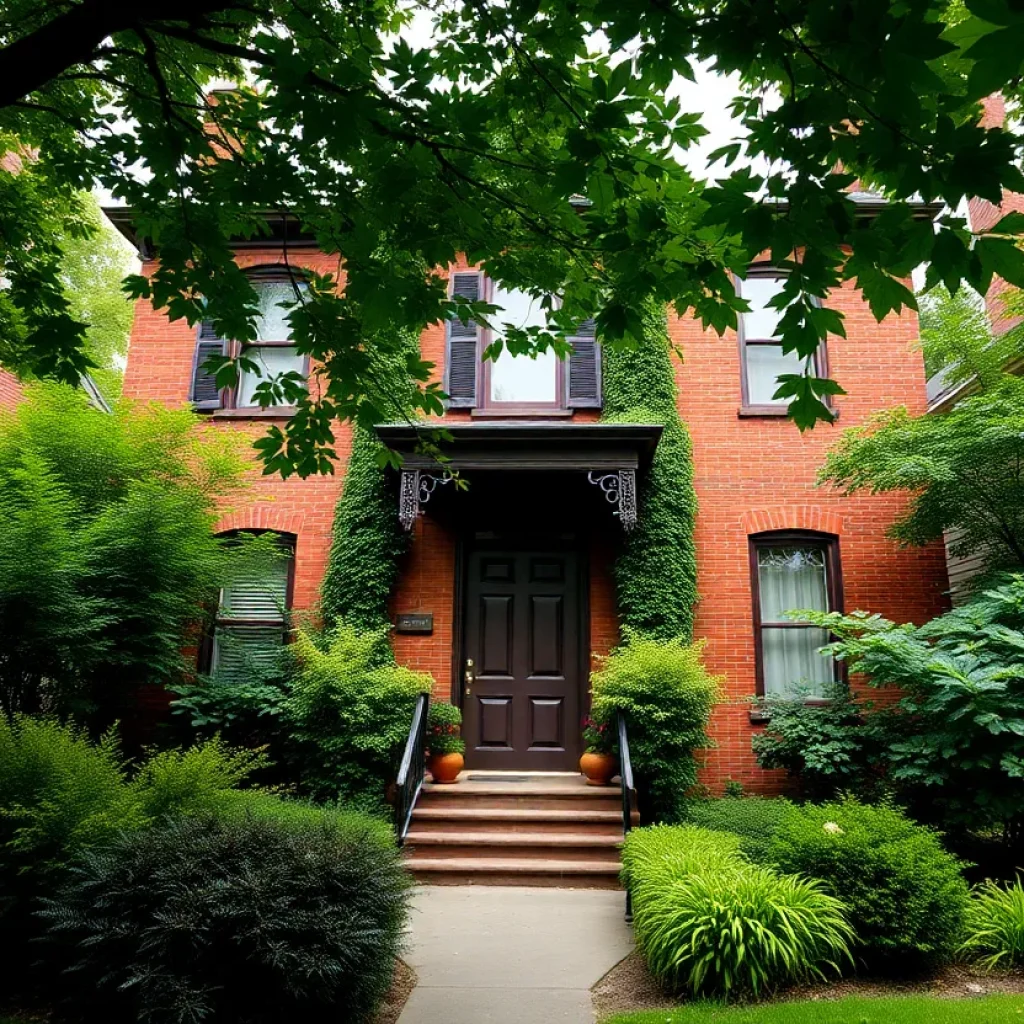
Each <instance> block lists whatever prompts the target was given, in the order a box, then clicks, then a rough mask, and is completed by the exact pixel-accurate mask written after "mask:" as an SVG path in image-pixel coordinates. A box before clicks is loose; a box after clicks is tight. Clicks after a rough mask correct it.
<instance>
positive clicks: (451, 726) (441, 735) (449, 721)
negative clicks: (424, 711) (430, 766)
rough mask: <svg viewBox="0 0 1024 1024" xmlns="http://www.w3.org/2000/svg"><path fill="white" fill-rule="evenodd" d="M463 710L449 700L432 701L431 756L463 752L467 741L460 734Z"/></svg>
mask: <svg viewBox="0 0 1024 1024" xmlns="http://www.w3.org/2000/svg"><path fill="white" fill-rule="evenodd" d="M461 727H462V712H461V711H460V710H459V709H458V708H457V707H456V706H455V705H454V704H450V703H448V701H441V700H439V701H436V702H433V703H431V705H430V711H429V712H428V715H427V750H428V751H429V753H430V756H431V757H443V756H444V755H445V754H463V753H465V751H466V742H465V740H463V738H462V737H461V736H460V735H459V730H460V728H461Z"/></svg>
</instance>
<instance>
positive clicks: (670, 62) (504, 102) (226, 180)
mask: <svg viewBox="0 0 1024 1024" xmlns="http://www.w3.org/2000/svg"><path fill="white" fill-rule="evenodd" d="M414 15H415V16H416V17H419V18H421V19H422V18H426V19H427V20H429V21H430V31H429V42H428V43H427V44H426V45H425V46H422V47H414V46H413V45H411V44H410V42H409V35H408V31H407V28H408V25H409V23H410V20H411V19H412V18H413V17H414ZM1022 41H1024V10H1021V9H1020V7H1019V5H1018V4H1016V3H1015V2H1012V0H966V4H965V5H964V4H960V3H956V4H954V5H952V6H950V5H949V3H948V0H899V2H883V0H717V2H715V3H711V4H708V3H694V2H690V0H525V2H522V3H507V4H506V3H500V2H497V0H452V2H450V3H431V2H428V0H423V2H421V3H417V4H407V3H403V2H400V0H358V2H356V0H265V2H263V3H259V4H255V3H252V2H251V0H174V2H173V3H172V2H170V0H133V2H131V3H129V2H126V0H58V2H56V3H49V4H38V3H35V2H34V0H0V149H4V150H7V151H8V153H9V154H15V155H20V156H21V157H22V159H20V160H12V159H11V157H10V156H9V157H8V158H7V160H6V161H5V169H4V170H0V266H2V270H3V274H4V276H5V278H6V279H7V281H8V283H9V287H8V288H7V289H5V290H4V291H3V292H2V293H0V339H2V340H0V361H3V362H4V363H5V364H6V365H8V366H10V367H12V368H16V369H19V370H22V371H27V372H30V373H35V374H50V375H54V376H57V377H59V378H62V379H66V380H70V379H74V378H75V377H76V376H77V375H78V374H79V373H80V372H81V371H82V370H83V369H84V368H86V366H87V365H88V362H89V360H88V358H87V356H86V355H85V354H84V336H85V328H84V325H83V323H82V322H81V320H80V319H79V318H77V317H76V316H75V315H74V310H72V309H70V308H69V306H68V304H67V300H66V298H65V297H64V295H63V292H62V289H61V287H60V281H59V267H60V262H61V243H60V239H61V238H62V237H66V235H67V233H68V232H70V233H71V234H72V235H73V234H75V233H76V232H77V233H79V234H83V233H87V232H88V228H87V227H86V226H85V225H84V224H83V217H82V212H81V209H80V204H79V203H78V202H77V200H76V196H77V194H78V191H79V190H81V189H88V188H92V187H95V186H100V187H102V188H104V189H107V190H109V191H110V192H111V193H112V194H113V195H114V196H115V197H116V198H117V199H118V200H120V201H123V202H125V203H127V204H128V205H130V206H131V207H132V208H133V210H134V211H135V218H136V221H137V225H138V228H139V230H140V232H141V233H142V234H143V235H145V236H147V237H148V238H150V239H152V240H153V242H154V243H155V245H156V246H157V247H158V251H159V256H160V264H159V267H158V269H157V270H156V272H155V273H154V274H153V276H152V277H150V278H148V279H147V278H143V277H141V276H137V277H132V278H130V279H129V286H130V291H131V294H132V295H133V296H136V297H143V298H148V299H151V300H152V301H153V302H154V303H155V305H156V306H157V307H158V308H163V309H166V311H167V313H168V315H169V316H170V317H172V318H181V317H184V318H186V319H187V320H188V321H189V322H190V323H191V322H195V321H197V320H199V319H202V318H207V317H208V318H211V319H212V320H213V322H214V325H215V326H216V328H217V330H218V331H219V332H220V334H221V335H222V336H224V337H232V338H236V339H239V340H243V341H244V340H246V339H248V338H251V337H252V336H253V335H254V332H255V319H254V318H255V313H256V299H255V295H254V292H253V291H252V289H251V287H250V285H249V284H248V282H247V281H246V279H245V277H244V276H243V274H242V273H241V271H240V270H239V269H238V268H237V267H236V266H235V265H234V263H233V261H232V246H231V239H232V238H233V237H238V236H248V237H252V236H256V235H259V234H260V233H261V232H263V231H265V230H266V218H265V214H266V213H267V212H272V213H275V214H279V215H288V216H289V217H291V218H294V221H295V223H297V224H299V225H301V226H302V228H303V229H304V230H308V231H310V232H312V234H313V235H314V236H315V237H316V239H317V241H318V242H319V244H320V246H321V247H322V248H323V249H325V250H326V251H329V252H337V253H339V254H341V257H340V258H339V267H338V272H337V273H336V274H334V275H325V276H320V277H315V278H314V279H313V280H312V281H311V282H310V287H309V289H308V291H306V292H305V293H303V294H302V295H301V296H300V295H298V294H297V296H296V308H295V310H294V311H293V312H292V314H291V323H292V328H293V335H294V337H295V338H296V340H297V344H298V346H299V348H300V350H301V351H302V352H305V353H309V354H310V355H312V356H313V357H314V358H315V360H316V361H317V362H318V363H319V364H321V365H322V372H321V374H320V380H319V386H318V387H314V388H313V389H312V393H311V394H310V395H309V396H305V395H303V393H302V392H301V391H300V390H299V389H298V387H297V384H298V382H297V380H289V379H287V378H285V379H282V380H280V381H275V382H273V385H272V386H271V387H270V388H268V389H267V391H268V393H267V399H266V400H267V401H274V400H284V401H287V402H297V403H298V406H299V408H298V411H297V413H296V414H295V415H294V416H293V417H292V419H291V420H290V421H289V422H288V424H287V425H286V427H285V428H284V429H283V430H282V429H278V428H272V429H271V433H270V436H269V437H268V438H265V439H264V443H263V444H262V455H263V458H264V460H265V462H266V466H267V468H268V469H269V470H271V471H273V470H279V471H281V472H284V473H289V472H294V471H297V472H299V473H303V474H305V473H309V472H314V471H318V470H325V469H330V467H331V459H332V456H333V454H334V452H333V448H332V442H333V435H332V432H331V426H332V424H333V423H334V422H335V421H336V420H338V419H354V420H356V421H358V422H362V423H364V424H367V423H369V422H372V421H374V420H379V419H380V418H394V416H395V415H396V414H399V413H401V414H416V413H417V412H426V413H432V412H436V411H439V409H440V407H441V404H440V403H441V396H440V393H439V389H438V387H437V385H436V384H430V383H428V381H429V367H427V366H426V365H425V364H424V363H423V362H422V361H421V360H420V358H419V357H418V356H416V355H410V356H408V357H407V358H406V360H405V367H406V373H407V374H408V376H409V378H410V379H412V380H414V381H415V382H417V384H418V387H417V388H416V390H415V392H414V395H413V399H412V401H411V402H409V403H405V402H399V403H396V402H394V401H393V399H392V389H391V388H389V387H387V386H384V387H382V386H381V383H380V381H378V380H375V379H374V377H373V374H372V361H371V360H370V359H369V357H368V350H372V349H377V350H381V351H384V352H391V353H398V352H399V351H400V350H401V345H402V338H403V337H404V332H406V331H408V330H419V329H421V328H422V327H423V326H424V325H426V324H427V323H431V322H435V321H437V320H438V319H444V318H451V317H454V316H460V315H461V316H463V317H465V316H468V315H472V316H473V317H475V318H476V319H480V320H485V319H486V317H487V315H488V313H489V312H493V307H488V306H487V305H486V304H482V303H477V304H473V305H472V306H471V307H469V308H467V306H466V305H465V304H464V303H462V302H460V301H459V300H457V299H451V298H449V297H448V296H447V294H446V290H445V287H444V284H443V282H442V280H441V279H440V278H439V277H438V276H437V275H436V274H434V273H432V270H433V268H437V267H444V266H445V265H447V264H449V263H450V262H452V261H453V260H454V259H455V258H456V256H457V254H459V253H465V254H466V255H467V257H468V258H469V259H470V260H472V261H474V262H480V263H482V264H484V266H485V267H486V269H487V270H488V272H489V273H490V274H492V275H493V276H495V277H496V278H497V279H499V280H500V281H502V282H504V283H506V284H509V285H512V286H517V287H523V288H526V289H528V290H530V291H532V292H533V293H534V294H536V295H544V296H548V295H558V296H560V297H561V302H560V304H558V305H557V308H554V309H552V311H551V314H550V323H549V327H550V328H551V330H550V331H542V330H538V329H531V331H530V332H528V333H522V332H515V331H512V332H510V333H509V334H507V336H506V342H505V343H506V344H507V346H508V347H509V349H511V350H513V351H517V352H527V351H531V350H533V349H535V348H544V347H548V346H554V347H555V348H556V349H557V350H558V351H559V352H560V353H563V354H564V352H565V351H566V341H565V338H566V336H567V333H566V332H567V331H571V329H572V327H573V325H575V324H576V323H578V322H579V321H580V320H582V319H584V318H586V317H589V316H594V315H596V318H597V323H598V329H599V332H600V334H601V336H602V338H603V339H604V341H605V343H606V344H610V345H617V344H633V343H641V344H642V338H643V330H642V323H643V311H644V309H645V308H646V303H648V302H649V301H658V302H662V303H666V304H669V305H672V306H674V307H675V309H676V310H677V311H678V312H679V313H680V314H682V315H691V314H692V315H695V316H696V317H698V318H699V319H700V320H701V321H703V323H704V324H705V325H707V326H709V327H711V328H713V329H715V330H717V331H719V332H721V331H723V330H724V329H726V328H727V327H730V326H734V325H735V323H736V314H737V311H738V310H742V309H744V308H745V306H744V303H743V301H742V300H740V299H738V298H737V297H736V295H735V291H734V288H733V284H732V278H731V276H730V272H742V271H743V270H744V268H745V267H746V266H747V265H748V263H749V262H750V261H751V260H752V259H753V258H755V257H756V256H757V255H758V254H760V253H763V252H769V253H770V254H771V258H772V260H773V261H774V262H775V263H776V264H777V265H779V266H780V267H782V268H784V269H785V270H788V271H789V277H788V282H787V285H786V288H785V290H784V292H783V294H782V296H781V298H780V300H779V303H780V311H782V310H783V309H784V312H783V313H782V318H781V327H782V333H783V343H784V345H785V347H786V348H787V349H789V350H795V351H797V352H798V353H799V354H800V355H801V356H803V357H804V359H805V365H806V375H805V376H799V375H792V376H790V377H788V378H783V379H781V389H780V390H781V393H784V394H789V395H791V396H794V399H795V400H794V401H793V402H792V404H791V406H790V414H791V416H792V417H793V419H795V421H796V422H797V424H798V425H799V426H801V427H807V426H810V425H813V423H814V422H815V421H816V420H818V419H828V418H830V417H831V413H830V412H829V410H828V409H827V407H826V406H825V404H824V403H823V402H822V401H821V399H822V397H823V396H825V395H827V394H829V393H836V392H837V391H839V390H840V388H839V385H838V384H837V383H833V382H831V381H827V380H824V379H816V378H814V377H813V375H812V374H811V364H812V359H813V354H814V352H815V351H816V349H817V347H818V345H819V343H820V341H821V340H822V339H824V338H826V336H827V335H829V334H834V335H842V334H843V333H844V327H843V318H842V315H841V314H840V313H839V312H838V311H836V310H834V309H830V308H829V307H828V304H827V296H828V292H829V289H830V288H834V287H836V286H837V285H839V284H840V283H841V282H842V281H844V280H853V281H854V282H855V284H856V286H857V287H858V288H859V289H861V291H862V292H863V294H864V297H865V298H866V300H867V301H868V303H869V304H870V307H871V310H872V312H873V313H874V314H875V316H876V317H878V318H882V317H884V316H885V315H887V314H889V313H899V312H900V311H901V310H903V309H904V308H907V307H914V306H915V298H914V295H913V293H912V292H911V291H910V289H909V288H908V286H907V279H908V277H909V275H910V272H911V270H912V269H913V268H914V267H916V266H918V265H920V264H922V263H927V264H928V265H929V270H928V281H927V283H928V285H929V287H930V286H933V285H935V284H937V283H939V282H942V283H943V284H944V285H946V286H947V287H948V288H949V290H950V291H955V290H956V288H957V287H958V286H959V284H960V282H961V281H967V282H968V283H969V284H970V285H971V286H972V287H974V288H975V289H976V290H978V291H979V292H981V293H984V292H985V291H986V289H987V287H988V285H989V283H990V282H991V280H992V278H993V275H999V276H1001V277H1003V278H1005V279H1006V280H1007V281H1009V282H1010V283H1011V284H1014V285H1024V255H1022V253H1021V251H1020V250H1019V249H1018V247H1017V245H1016V237H1015V236H1017V235H1018V234H1019V232H1020V231H1021V229H1022V227H1024V216H1022V215H1019V214H1010V215H1008V216H1007V217H1005V218H1003V220H1002V221H1001V222H1000V223H999V224H997V225H996V226H995V227H994V228H993V229H992V230H991V231H990V232H987V233H985V234H984V235H982V236H980V237H975V236H972V234H971V232H970V231H969V229H968V227H967V225H966V223H965V222H964V220H963V219H962V218H960V217H957V216H955V215H954V214H946V215H944V216H942V217H941V218H940V221H939V225H938V229H937V230H935V229H933V226H932V224H931V223H929V222H928V221H927V220H925V219H921V218H915V217H914V211H913V209H912V200H915V199H917V200H923V201H925V202H928V203H936V204H940V205H944V206H945V208H947V209H949V210H956V209H957V208H958V207H959V204H960V203H961V202H962V200H963V199H964V198H966V197H971V196H979V197H982V198H984V199H987V200H990V201H992V202H999V200H1000V197H1001V194H1002V190H1003V189H1011V190H1018V191H1024V175H1022V174H1021V171H1020V169H1019V167H1018V164H1019V157H1020V151H1021V141H1022V140H1021V137H1020V136H1019V135H1018V134H1017V133H1016V132H1014V131H1012V130H1008V129H1006V128H999V127H997V128H989V129H986V128H985V127H983V126H982V125H981V123H980V119H979V114H980V108H979V105H978V104H979V101H980V100H981V99H982V98H983V97H984V96H986V95H987V94H989V93H991V92H993V91H996V90H1004V91H1012V90H1013V89H1015V88H1016V86H1017V83H1018V80H1019V75H1020V73H1021V70H1022V63H1024V46H1022V45H1021V44H1022ZM698 64H704V65H706V66H710V67H711V68H713V69H714V70H715V71H717V72H720V73H723V74H734V75H736V76H737V77H738V80H739V83H740V84H739V85H738V94H737V97H736V99H735V101H734V104H733V109H734V111H735V113H736V115H737V116H738V117H739V119H740V121H741V123H742V126H743V130H744V132H745V133H746V135H745V139H744V140H742V141H738V142H736V143H735V144H733V145H730V146H726V147H725V149H724V150H721V151H719V153H718V156H719V157H721V158H722V159H724V160H725V162H726V164H727V165H728V168H729V169H728V171H727V172H726V173H725V174H724V176H722V177H721V178H720V179H719V180H715V181H710V182H709V181H704V180H701V179H700V178H699V177H698V176H695V175H694V174H692V173H691V172H690V171H688V170H687V169H686V168H685V167H684V166H683V165H682V163H681V162H680V159H679V156H680V151H682V150H685V149H686V148H687V147H689V146H690V145H691V144H692V143H693V142H694V141H695V140H696V139H698V138H699V137H700V136H701V135H702V134H704V129H703V128H702V127H701V125H700V113H701V112H700V111H690V110H686V109H684V108H683V107H682V105H681V103H680V101H679V100H678V98H674V97H673V86H674V83H675V82H677V81H678V79H680V78H681V79H687V78H692V77H693V75H694V69H695V68H696V67H697V66H698ZM224 82H229V83H235V85H236V86H237V87H236V88H234V89H233V90H231V91H225V92H221V93H219V94H217V102H216V104H215V105H211V104H210V103H208V102H207V100H206V98H205V93H206V91H207V89H208V88H209V87H210V86H211V85H222V84H223V83H224ZM213 156H216V157H217V158H212V157H213ZM14 164H18V165H20V166H17V167H14V166H13V165H14ZM757 168H764V169H763V170H758V169H757ZM856 179H859V181H860V183H861V185H860V187H862V188H871V189H872V190H876V191H878V192H880V193H882V194H883V195H884V196H885V197H886V198H887V199H888V201H889V202H888V205H886V206H885V208H884V209H883V210H881V211H880V212H878V213H877V215H875V216H872V217H870V218H864V217H859V216H857V209H856V206H855V204H854V203H852V202H851V201H850V199H849V196H848V194H847V193H846V192H845V191H844V190H846V189H848V188H849V187H850V186H852V185H853V183H854V181H855V180H856ZM572 195H581V196H585V198H586V200H587V201H588V203H587V205H585V206H584V207H582V208H581V207H580V206H579V204H575V205H574V204H571V203H570V202H569V201H568V199H569V197H570V196H572ZM342 258H343V263H342V262H341V259H342ZM342 275H343V277H344V283H345V288H344V291H343V293H341V294H339V290H338V288H337V284H338V281H339V280H340V279H341V277H342ZM492 354H496V353H492ZM237 369H238V367H237V365H236V364H233V363H228V364H226V365H224V366H223V367H222V369H221V371H220V375H221V380H222V381H223V382H224V383H230V382H231V380H232V379H233V378H234V377H235V376H236V375H237ZM395 404H398V405H402V406H405V407H404V408H400V409H396V408H394V405H395Z"/></svg>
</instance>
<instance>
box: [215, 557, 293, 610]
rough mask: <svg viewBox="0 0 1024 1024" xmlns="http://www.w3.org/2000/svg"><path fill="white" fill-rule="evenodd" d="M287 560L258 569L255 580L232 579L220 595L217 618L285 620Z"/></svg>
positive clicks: (279, 560)
mask: <svg viewBox="0 0 1024 1024" xmlns="http://www.w3.org/2000/svg"><path fill="white" fill-rule="evenodd" d="M290 561H291V559H290V558H283V557H282V558H280V559H277V560H275V561H274V563H273V564H271V565H268V566H266V567H265V568H261V571H260V578H259V579H258V580H235V581H234V582H232V583H230V584H228V585H227V586H225V587H224V588H223V589H222V590H221V592H220V617H221V618H224V619H259V620H266V621H268V622H282V621H284V613H285V610H286V609H287V606H288V604H287V602H288V567H289V564H290Z"/></svg>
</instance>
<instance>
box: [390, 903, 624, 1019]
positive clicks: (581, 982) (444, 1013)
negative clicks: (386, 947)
mask: <svg viewBox="0 0 1024 1024" xmlns="http://www.w3.org/2000/svg"><path fill="white" fill-rule="evenodd" d="M624 899H625V897H624V895H623V894H622V893H621V892H613V891H609V890H603V889H543V888H538V889H528V888H519V887H505V886H500V887H499V886H494V887H490V886H471V885H470V886H424V887H422V888H420V889H419V890H418V891H417V893H416V896H415V898H414V901H413V913H412V926H411V931H412V934H411V937H410V943H409V946H410V948H409V952H408V954H407V955H406V957H405V959H406V960H407V961H408V963H410V964H411V965H412V966H413V967H414V968H415V970H416V973H417V974H418V975H419V984H418V985H417V986H416V988H415V990H414V991H413V993H412V996H411V997H410V999H409V1002H408V1003H406V1006H405V1009H404V1010H403V1011H402V1016H401V1017H400V1018H399V1024H592V1022H593V1020H594V1015H593V1011H592V1009H591V1002H590V988H591V986H592V985H594V984H595V983H596V982H598V981H599V980H600V979H601V978H602V977H603V976H604V975H605V974H606V973H607V972H608V971H609V970H610V969H611V968H612V967H614V966H615V964H617V963H618V962H619V961H620V960H621V959H622V958H623V957H624V956H626V954H627V953H629V952H630V951H631V950H632V948H633V935H632V932H631V930H630V927H629V925H627V924H626V923H625V921H624V920H623V901H624Z"/></svg>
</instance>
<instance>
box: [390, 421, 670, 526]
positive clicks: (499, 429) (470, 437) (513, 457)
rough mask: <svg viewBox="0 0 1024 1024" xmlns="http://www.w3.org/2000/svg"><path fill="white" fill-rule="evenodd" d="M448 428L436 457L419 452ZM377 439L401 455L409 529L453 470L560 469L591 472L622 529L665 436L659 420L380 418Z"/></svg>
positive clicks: (631, 521) (401, 505)
mask: <svg viewBox="0 0 1024 1024" xmlns="http://www.w3.org/2000/svg"><path fill="white" fill-rule="evenodd" d="M431 428H434V429H437V428H440V429H443V430H444V431H445V432H446V435H447V436H446V437H444V438H443V439H441V440H439V441H438V440H435V439H434V438H431V441H432V443H434V444H437V446H438V447H439V448H440V453H441V458H442V460H443V461H440V462H439V461H438V459H437V458H436V457H435V456H434V455H432V454H430V453H428V452H425V451H423V450H422V441H423V440H424V435H426V434H428V433H429V431H430V430H431ZM376 430H377V436H378V437H379V438H380V439H381V441H383V442H384V444H386V445H387V446H388V447H389V448H391V449H392V450H393V451H396V452H398V454H399V455H401V456H402V468H401V486H400V487H399V494H398V518H399V520H400V521H401V523H402V526H403V527H404V528H405V529H406V530H411V529H412V527H413V524H414V523H415V522H416V517H417V516H418V515H420V514H421V513H422V506H423V505H425V504H426V503H427V502H428V501H430V498H431V496H432V495H433V493H434V491H435V490H436V489H437V487H438V486H439V485H441V484H444V483H448V482H450V481H451V479H452V474H453V473H462V472H472V471H476V470H484V471H492V472H493V471H497V472H503V473H508V472H520V471H522V472H536V471H538V470H541V471H562V472H577V473H586V475H587V479H588V480H589V481H590V483H592V484H594V485H595V486H596V487H599V488H600V490H601V493H602V494H603V495H604V498H605V500H606V501H607V502H608V503H609V504H610V505H612V507H613V509H614V512H613V514H614V515H616V516H618V518H619V522H620V523H621V524H622V527H623V529H625V530H631V529H633V527H634V526H635V525H636V522H637V501H636V474H637V471H639V470H643V469H645V468H646V467H647V466H648V465H649V464H650V461H651V459H652V458H653V457H654V450H655V448H657V446H658V441H659V439H660V438H661V431H662V428H661V425H660V424H656V423H548V422H534V421H531V422H522V421H521V422H518V423H444V422H439V421H434V422H432V423H425V424H423V425H418V424H407V423H401V424H399V423H383V424H380V425H379V426H378V427H377V428H376Z"/></svg>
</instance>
